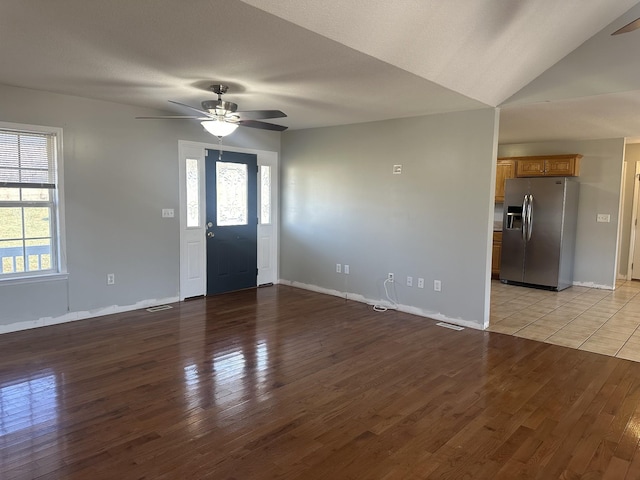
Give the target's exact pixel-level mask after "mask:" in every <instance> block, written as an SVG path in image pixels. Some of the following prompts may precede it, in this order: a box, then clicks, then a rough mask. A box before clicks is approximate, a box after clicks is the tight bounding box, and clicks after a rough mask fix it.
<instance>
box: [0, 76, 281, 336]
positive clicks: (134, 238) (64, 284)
mask: <svg viewBox="0 0 640 480" xmlns="http://www.w3.org/2000/svg"><path fill="white" fill-rule="evenodd" d="M162 113H163V112H157V111H154V110H148V109H142V108H136V107H131V106H125V105H120V104H115V103H108V102H101V101H95V100H88V99H84V98H79V97H72V96H66V95H57V94H52V93H45V92H39V91H34V90H27V89H22V88H15V87H8V86H2V85H0V121H5V122H15V123H26V124H35V125H47V126H53V127H61V128H63V136H64V187H65V189H64V196H65V206H66V208H65V210H66V239H67V258H68V262H67V266H68V271H69V278H68V280H63V281H53V282H42V283H33V284H20V285H6V284H5V285H2V284H1V283H0V305H1V308H0V325H7V324H12V323H17V322H29V321H34V320H38V319H41V318H43V317H53V318H56V317H60V316H62V315H65V314H67V312H86V311H88V312H91V311H95V310H100V309H104V308H106V307H111V306H114V305H118V306H128V305H135V304H136V303H138V302H141V301H145V300H150V299H151V300H152V299H163V298H172V297H177V296H178V289H179V221H178V217H177V214H178V210H179V197H178V188H179V185H178V160H177V158H178V140H179V139H182V140H192V141H201V142H207V143H217V139H216V138H215V137H212V136H211V135H209V134H208V133H206V132H204V130H202V127H201V126H200V125H198V124H197V123H192V122H189V121H185V122H180V121H178V122H175V121H163V120H135V119H134V117H135V116H138V115H157V114H162ZM224 143H225V144H226V145H236V146H242V147H246V148H256V149H262V150H269V151H278V152H279V150H280V134H278V133H275V132H266V131H257V130H251V129H242V128H241V129H238V130H237V131H236V132H235V133H234V134H233V135H231V136H229V137H226V138H225V141H224ZM162 208H174V209H175V210H176V217H175V218H172V219H163V218H161V209H162ZM107 273H115V276H116V284H115V285H113V286H107V285H106V274H107Z"/></svg>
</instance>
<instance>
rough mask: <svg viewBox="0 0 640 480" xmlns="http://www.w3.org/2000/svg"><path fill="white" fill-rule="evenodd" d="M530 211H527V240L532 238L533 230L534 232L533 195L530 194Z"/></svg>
mask: <svg viewBox="0 0 640 480" xmlns="http://www.w3.org/2000/svg"><path fill="white" fill-rule="evenodd" d="M527 203H528V205H527V207H528V209H529V211H528V212H527V217H528V218H527V241H529V240H531V232H533V195H529V201H528V202H527Z"/></svg>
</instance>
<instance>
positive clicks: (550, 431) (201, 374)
mask: <svg viewBox="0 0 640 480" xmlns="http://www.w3.org/2000/svg"><path fill="white" fill-rule="evenodd" d="M0 352H1V353H0V478H2V479H3V480H8V479H34V478H42V479H91V480H92V479H118V480H121V479H199V478H210V479H216V480H224V479H236V480H256V479H257V480H260V479H271V478H282V479H297V478H299V479H310V480H312V479H324V480H326V479H331V480H332V479H385V480H390V479H402V480H407V479H456V480H459V479H510V480H513V479H544V480H548V479H558V478H561V479H574V478H584V479H597V478H607V479H625V478H626V479H638V478H640V455H639V454H638V447H639V439H640V364H638V363H634V362H631V361H627V360H621V359H618V358H613V357H607V356H602V355H598V354H594V353H589V352H585V351H578V350H572V349H569V348H565V347H560V346H556V345H551V344H545V343H539V342H535V341H532V340H526V339H522V338H517V337H512V336H507V335H502V334H499V333H489V332H481V331H475V330H470V329H466V330H463V331H460V332H456V331H452V330H449V329H446V328H441V327H437V326H436V325H435V322H434V321H431V320H428V319H424V318H420V317H415V316H411V315H406V314H401V313H397V312H386V313H376V312H374V311H372V309H371V308H370V307H367V306H366V305H363V304H360V303H355V302H346V301H345V300H341V299H339V298H336V297H330V296H325V295H320V294H316V293H311V292H306V291H303V290H297V289H294V288H290V287H284V286H275V287H270V288H263V289H258V290H253V291H243V292H238V293H234V294H228V295H223V296H218V297H211V298H206V299H199V300H193V301H190V302H186V303H181V304H176V305H174V308H173V309H171V310H165V311H161V312H156V313H149V312H147V311H144V310H142V311H136V312H132V313H126V314H118V315H111V316H108V317H102V318H99V319H92V320H84V321H80V322H76V323H68V324H63V325H57V326H52V327H45V328H40V329H36V330H30V331H24V332H16V333H11V334H5V335H0Z"/></svg>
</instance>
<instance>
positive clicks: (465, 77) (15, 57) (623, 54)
mask: <svg viewBox="0 0 640 480" xmlns="http://www.w3.org/2000/svg"><path fill="white" fill-rule="evenodd" d="M638 17H640V5H639V4H637V2H636V0H616V1H611V0H581V1H579V2H578V1H562V2H559V1H557V0H519V1H504V0H474V1H468V0H447V1H435V0H397V1H394V2H388V1H384V2H383V1H382V0H349V1H344V0H324V1H322V2H317V1H311V0H244V1H240V0H189V1H185V0H136V1H131V0H108V1H102V2H91V1H86V0H56V1H55V2H52V1H50V0H5V1H3V2H1V3H0V45H2V48H0V65H2V68H0V83H2V84H7V85H14V86H20V87H26V88H32V89H38V90H46V91H51V92H58V93H65V94H71V95H78V96H83V97H88V98H95V99H101V100H107V101H114V102H120V103H125V104H131V105H138V106H141V107H152V108H156V109H161V110H164V111H166V112H171V113H175V114H184V113H187V112H185V111H183V110H181V107H177V106H174V105H171V104H169V103H168V102H167V100H175V101H178V102H182V103H187V104H191V105H194V106H199V104H200V102H201V101H202V100H206V99H212V98H214V97H215V96H214V95H213V94H212V93H211V92H210V91H208V90H207V87H208V86H209V85H210V84H212V83H226V84H228V85H229V86H230V90H229V93H228V94H227V97H225V99H227V100H229V101H234V102H236V103H238V104H239V105H240V108H241V109H245V110H247V109H280V110H283V111H285V112H286V113H287V114H288V115H289V116H288V118H286V119H282V121H280V119H278V120H279V121H278V123H281V124H283V125H287V126H289V127H290V128H292V129H298V128H310V127H320V126H328V125H341V124H347V123H356V122H367V121H374V120H383V119H389V118H398V117H410V116H417V115H425V114H432V113H440V112H448V111H458V110H467V109H475V108H482V107H486V106H492V107H495V106H499V107H500V108H501V120H500V143H513V142H525V141H541V140H554V139H587V138H612V137H640V115H638V114H637V112H638V111H639V109H638V107H640V62H639V61H638V58H637V52H638V51H640V30H637V31H635V32H631V33H627V34H624V35H618V36H611V35H610V34H611V33H612V32H613V31H615V30H616V29H618V28H620V27H622V26H623V25H625V24H626V23H629V22H630V21H632V20H635V19H636V18H638ZM1 116H2V110H1V106H0V119H2V120H7V121H10V120H11V119H6V118H1ZM194 128H195V126H194ZM198 128H199V127H198Z"/></svg>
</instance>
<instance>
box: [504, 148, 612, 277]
mask: <svg viewBox="0 0 640 480" xmlns="http://www.w3.org/2000/svg"><path fill="white" fill-rule="evenodd" d="M568 153H579V154H581V155H583V156H584V157H583V158H582V164H581V171H580V177H579V181H580V205H579V209H578V231H577V239H576V252H575V259H574V261H575V266H574V276H573V280H574V283H577V284H580V285H585V286H596V287H604V288H613V287H614V286H615V279H616V268H617V267H616V266H617V264H616V253H617V246H618V225H619V223H618V215H619V212H620V202H621V177H622V162H623V157H624V139H623V138H619V139H607V140H589V141H558V142H541V143H527V144H517V145H516V144H514V145H500V146H499V147H498V156H499V157H510V156H527V155H554V154H558V155H559V154H568ZM598 213H608V214H610V215H611V222H610V223H597V222H596V215H597V214H598Z"/></svg>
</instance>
